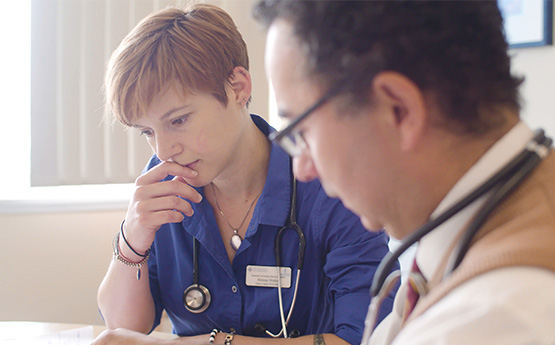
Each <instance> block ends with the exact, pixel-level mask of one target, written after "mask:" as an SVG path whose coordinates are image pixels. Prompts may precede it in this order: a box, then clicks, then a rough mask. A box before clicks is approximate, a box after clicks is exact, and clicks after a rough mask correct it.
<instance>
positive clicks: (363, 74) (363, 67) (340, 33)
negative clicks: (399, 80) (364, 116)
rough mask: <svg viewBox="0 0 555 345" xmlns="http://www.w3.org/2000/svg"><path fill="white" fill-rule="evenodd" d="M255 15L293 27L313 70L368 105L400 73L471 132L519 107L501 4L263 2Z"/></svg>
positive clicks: (449, 121)
mask: <svg viewBox="0 0 555 345" xmlns="http://www.w3.org/2000/svg"><path fill="white" fill-rule="evenodd" d="M253 14H254V17H255V18H257V19H258V20H260V21H262V22H263V23H264V24H265V25H267V26H269V25H270V24H271V23H272V22H273V21H274V20H275V19H277V18H283V19H286V20H288V21H289V22H290V23H292V25H293V28H294V33H295V36H296V37H297V38H298V39H299V42H300V43H301V45H302V46H303V49H306V52H307V57H308V66H307V68H308V71H307V72H308V73H309V75H311V76H312V77H315V78H316V79H317V80H321V81H323V82H324V83H325V84H327V86H328V87H329V86H331V85H333V84H336V83H338V82H342V81H344V80H347V81H348V82H347V89H346V93H347V94H348V95H350V96H352V97H351V98H352V100H353V101H355V102H358V103H359V104H360V103H366V102H369V101H370V100H369V99H368V95H367V93H366V92H367V91H366V90H368V88H369V86H370V84H371V83H372V79H373V78H374V76H376V75H377V74H378V73H379V72H381V71H396V72H399V73H401V74H403V75H405V76H406V77H408V78H409V79H411V80H412V81H413V82H414V83H415V84H416V85H418V87H419V88H421V89H422V90H423V91H424V92H426V93H427V94H428V95H433V96H434V97H435V99H436V100H437V102H438V105H439V107H440V109H441V110H442V112H443V113H444V114H445V115H444V116H445V122H446V123H447V124H452V125H453V127H454V128H459V129H460V128H462V129H463V130H464V131H465V132H467V133H476V134H477V133H481V132H485V131H488V130H489V129H490V128H491V127H492V126H496V125H498V124H499V121H500V120H501V116H498V111H497V110H499V109H500V108H507V107H509V109H511V110H512V111H514V112H515V113H518V112H519V110H520V95H519V86H520V84H521V83H522V81H523V79H522V78H517V77H514V76H512V75H511V71H510V57H509V56H508V53H507V49H508V45H507V42H506V40H505V36H504V30H503V19H502V17H501V14H500V11H499V9H498V7H497V3H496V2H495V1H446V0H445V1H418V0H408V1H290V0H262V1H260V2H259V3H258V4H257V5H256V6H255V7H254V9H253Z"/></svg>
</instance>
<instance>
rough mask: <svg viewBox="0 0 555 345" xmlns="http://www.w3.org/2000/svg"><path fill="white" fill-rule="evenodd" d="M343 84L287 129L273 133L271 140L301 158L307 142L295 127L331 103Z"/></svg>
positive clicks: (332, 89)
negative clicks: (325, 104) (328, 102)
mask: <svg viewBox="0 0 555 345" xmlns="http://www.w3.org/2000/svg"><path fill="white" fill-rule="evenodd" d="M343 84H344V83H338V84H336V85H335V86H334V87H332V88H331V89H330V90H328V92H326V93H325V94H324V96H322V98H320V99H319V100H318V101H316V103H314V105H312V106H311V107H310V108H308V109H307V110H306V111H305V112H304V113H302V114H301V115H299V116H298V117H297V118H296V119H295V120H293V121H292V122H291V123H290V124H289V125H287V127H285V128H284V129H282V130H281V131H278V132H273V133H271V134H270V136H269V138H270V140H271V141H273V142H276V143H277V144H278V145H279V146H281V148H282V149H283V150H284V151H285V152H287V154H289V155H290V156H291V157H295V156H299V155H300V154H301V153H302V152H303V150H304V149H305V148H306V141H305V140H304V138H303V134H302V132H300V131H296V130H295V126H297V125H298V124H299V123H301V121H303V120H304V119H306V118H307V117H308V115H310V114H312V113H314V111H315V110H316V109H318V108H319V107H321V106H322V105H324V103H326V102H327V101H329V100H330V98H332V97H334V96H336V95H337V94H338V93H339V92H340V91H341V90H342V89H343Z"/></svg>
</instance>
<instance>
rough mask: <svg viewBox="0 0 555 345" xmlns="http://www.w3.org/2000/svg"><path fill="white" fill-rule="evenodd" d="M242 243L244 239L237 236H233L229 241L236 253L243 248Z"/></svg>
mask: <svg viewBox="0 0 555 345" xmlns="http://www.w3.org/2000/svg"><path fill="white" fill-rule="evenodd" d="M242 242H243V239H242V238H241V236H239V235H237V234H233V236H231V239H230V240H229V243H231V248H233V250H235V251H237V250H238V249H239V247H241V243H242Z"/></svg>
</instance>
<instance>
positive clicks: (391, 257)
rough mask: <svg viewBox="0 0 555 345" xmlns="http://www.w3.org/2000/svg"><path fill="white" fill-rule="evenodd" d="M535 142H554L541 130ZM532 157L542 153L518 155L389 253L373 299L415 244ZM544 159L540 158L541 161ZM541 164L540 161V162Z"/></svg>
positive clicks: (376, 278) (379, 270)
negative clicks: (403, 256)
mask: <svg viewBox="0 0 555 345" xmlns="http://www.w3.org/2000/svg"><path fill="white" fill-rule="evenodd" d="M533 140H534V141H536V142H538V144H540V145H544V146H550V145H551V143H552V141H551V139H550V138H546V137H545V135H544V133H543V131H542V130H539V131H538V132H537V133H536V135H535V136H534V139H533ZM530 155H536V156H537V157H540V153H538V151H537V150H529V149H525V150H524V151H523V152H521V153H520V154H518V155H517V157H515V158H514V159H513V160H512V161H511V162H509V163H508V164H507V165H506V166H505V167H503V168H502V169H501V170H500V171H499V172H498V173H497V174H496V175H494V176H493V177H492V178H490V179H489V180H487V181H486V182H484V183H483V184H482V185H481V186H480V187H478V188H477V189H475V190H474V191H473V192H471V193H469V194H468V195H467V196H466V197H464V198H463V199H462V200H461V201H460V202H458V203H457V204H455V205H453V206H452V207H451V208H449V209H448V210H447V211H445V212H444V213H442V214H441V215H439V216H438V217H437V218H435V219H433V220H431V221H429V222H428V223H426V224H424V225H423V226H422V227H420V228H419V229H418V230H416V231H414V232H413V233H412V234H410V235H409V236H408V237H407V238H406V239H405V240H404V241H402V242H401V243H400V245H399V247H398V248H397V249H396V250H395V251H394V252H389V253H387V255H386V256H385V257H384V259H383V260H382V262H381V263H380V265H379V266H378V268H377V270H376V274H375V276H374V280H373V281H372V286H371V287H370V294H371V296H372V297H374V296H377V294H378V292H379V290H380V289H381V287H382V286H383V284H384V281H385V279H386V277H387V275H388V273H389V272H390V271H391V269H392V268H393V265H394V264H395V262H396V261H397V259H398V258H399V257H400V256H401V255H402V254H403V253H404V252H405V251H406V250H407V249H408V248H409V247H411V246H412V245H413V244H415V243H416V242H418V241H419V240H420V239H421V238H422V237H424V236H426V235H427V234H428V233H430V232H431V231H432V230H434V229H435V228H437V227H438V226H440V225H441V224H443V223H444V222H445V221H446V220H448V219H449V218H451V217H452V216H454V215H455V214H456V213H458V212H460V211H461V210H462V209H463V208H465V207H466V206H468V205H470V204H471V203H472V202H474V201H476V199H478V198H479V197H481V196H482V195H484V194H485V193H486V192H488V191H489V190H491V189H492V188H494V187H495V186H496V185H498V184H499V183H500V182H502V181H504V180H506V179H507V177H508V176H510V174H511V173H513V172H514V170H515V169H516V168H518V167H519V166H522V164H523V162H525V161H526V160H527V159H529V157H530ZM542 158H543V157H541V158H540V160H541V159H542ZM538 162H539V161H538Z"/></svg>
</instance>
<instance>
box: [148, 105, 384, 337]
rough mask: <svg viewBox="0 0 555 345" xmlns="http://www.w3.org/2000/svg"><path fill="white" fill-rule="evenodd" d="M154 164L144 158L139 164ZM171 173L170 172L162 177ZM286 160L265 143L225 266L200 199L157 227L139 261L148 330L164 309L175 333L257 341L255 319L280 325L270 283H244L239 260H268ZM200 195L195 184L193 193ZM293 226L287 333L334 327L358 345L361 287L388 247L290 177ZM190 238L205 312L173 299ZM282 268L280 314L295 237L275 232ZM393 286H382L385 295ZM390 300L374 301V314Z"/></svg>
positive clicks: (283, 206) (286, 204)
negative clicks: (257, 186) (252, 198)
mask: <svg viewBox="0 0 555 345" xmlns="http://www.w3.org/2000/svg"><path fill="white" fill-rule="evenodd" d="M252 119H253V121H254V122H255V123H256V125H257V126H258V128H259V129H260V130H261V131H262V132H263V133H264V134H266V135H268V133H269V132H270V131H274V129H273V128H271V127H270V126H269V125H268V123H267V122H266V121H264V120H263V119H262V118H261V117H258V116H256V115H252ZM159 162H160V161H159V160H158V159H157V158H156V157H153V158H152V159H151V160H150V162H149V164H148V166H147V169H150V168H152V167H153V166H155V165H157V164H158V163H159ZM168 178H171V177H168ZM291 178H292V172H291V165H290V158H289V156H288V155H287V154H286V153H285V152H284V151H283V150H282V149H281V148H280V147H279V146H277V145H275V144H272V148H271V153H270V163H269V169H268V176H267V179H266V184H265V186H264V189H263V191H262V194H261V196H260V198H259V200H258V202H257V204H256V207H255V209H254V213H253V216H252V219H251V221H250V224H249V226H248V229H247V232H246V235H245V238H244V240H243V243H242V245H241V247H240V248H239V250H238V251H237V253H236V254H235V258H234V259H233V264H231V263H230V261H229V259H228V256H227V253H226V250H225V248H224V244H223V242H222V238H221V236H220V232H219V230H218V226H217V224H216V219H215V217H214V211H213V209H212V207H211V206H210V204H209V203H208V201H207V200H206V198H204V199H203V201H202V202H201V203H200V204H195V203H192V206H193V209H194V211H195V213H194V215H193V216H192V217H186V218H185V220H183V221H182V222H181V223H171V224H165V225H163V226H162V227H161V228H160V229H159V230H158V232H157V233H156V237H155V240H154V243H153V244H152V250H151V256H150V259H149V262H148V268H149V277H150V288H151V292H152V296H153V298H154V302H155V305H156V319H155V325H154V327H156V326H157V325H158V324H159V323H160V318H161V314H162V311H163V309H165V310H166V311H167V313H168V316H169V317H170V320H171V322H172V324H173V331H174V333H177V334H179V335H181V336H187V335H197V334H206V333H210V331H212V329H214V328H218V329H220V330H223V331H226V332H229V331H231V329H234V330H235V331H236V332H237V333H238V334H243V335H250V336H258V337H265V336H266V334H265V333H263V332H261V331H260V330H257V329H256V327H255V325H256V324H258V323H261V324H262V325H264V326H265V327H266V328H267V329H268V330H270V331H271V332H273V333H274V334H277V333H278V332H279V331H280V330H281V323H280V312H279V306H278V294H277V289H276V288H272V287H252V286H247V285H246V284H245V278H246V270H247V266H248V265H261V266H274V265H275V264H276V261H275V255H274V242H275V238H276V234H277V232H278V230H279V229H280V228H281V227H282V226H284V225H285V224H286V221H287V219H288V216H289V210H290V204H291V182H292V181H291ZM197 190H198V192H199V193H201V194H202V195H203V196H204V190H203V188H198V189H197ZM296 208H297V222H298V224H299V225H300V226H301V228H302V229H303V231H304V235H305V237H306V254H305V260H304V267H303V270H302V271H301V274H300V281H299V291H298V293H297V301H296V303H295V309H294V311H293V314H292V316H291V321H290V323H289V325H288V327H287V330H288V331H289V332H291V331H292V330H294V329H295V330H298V331H299V332H300V334H301V335H307V334H316V333H334V334H336V335H337V336H339V337H341V338H343V339H344V340H346V341H347V342H349V343H351V344H359V343H360V341H361V338H362V331H363V328H364V318H365V315H366V312H367V309H368V304H369V302H370V296H369V289H370V284H371V281H372V277H373V275H374V272H375V271H376V268H377V266H378V264H379V263H380V261H381V260H382V258H383V257H384V256H385V254H386V253H387V252H388V247H387V241H388V238H387V237H386V235H385V234H384V233H383V232H381V233H372V232H369V231H367V230H365V229H364V228H363V226H362V224H361V223H360V220H359V218H358V217H357V216H355V215H354V214H353V213H352V212H350V211H349V210H347V209H346V208H344V206H343V205H342V203H341V201H339V200H338V199H331V198H329V197H327V196H326V194H325V193H324V191H323V189H322V186H321V184H320V182H319V181H317V180H314V181H311V182H308V183H303V182H298V187H297V207H296ZM193 236H194V237H196V238H197V239H198V240H199V242H200V244H201V246H200V250H199V283H200V284H201V285H204V286H205V287H207V288H208V289H209V290H210V294H211V297H212V302H211V304H210V306H209V307H208V309H207V310H206V311H204V312H203V313H200V314H193V313H191V312H190V311H188V310H187V309H185V307H184V305H183V291H184V290H185V289H186V288H187V287H189V286H190V285H191V284H193V275H192V272H193V259H192V258H193V253H192V248H193ZM281 243H282V248H281V253H282V254H281V255H282V259H281V260H282V266H285V267H291V274H292V279H291V287H290V288H283V289H282V294H283V303H284V313H285V317H287V313H288V312H289V308H290V306H291V301H292V298H293V292H294V283H295V279H296V276H297V271H296V269H297V250H298V243H299V239H298V236H297V233H296V232H295V231H294V230H292V229H289V230H288V231H286V232H285V233H284V235H283V236H282V240H281ZM393 295H394V292H392V295H391V296H393ZM392 303H393V298H392V297H390V299H388V300H386V301H385V302H384V307H383V308H382V315H381V316H380V319H381V318H383V317H384V316H385V315H386V314H387V313H389V311H390V310H391V306H392Z"/></svg>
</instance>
